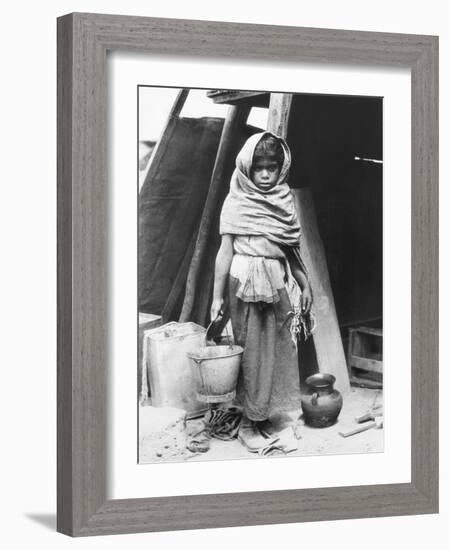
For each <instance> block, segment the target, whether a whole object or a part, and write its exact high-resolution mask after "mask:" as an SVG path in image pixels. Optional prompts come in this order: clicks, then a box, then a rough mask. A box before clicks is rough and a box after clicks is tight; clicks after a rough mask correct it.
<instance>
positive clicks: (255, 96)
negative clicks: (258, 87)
mask: <svg viewBox="0 0 450 550" xmlns="http://www.w3.org/2000/svg"><path fill="white" fill-rule="evenodd" d="M206 95H207V97H209V98H210V99H212V100H213V102H214V103H218V104H224V103H228V104H230V105H237V104H238V103H240V102H248V103H249V104H251V105H252V106H253V107H266V108H267V107H268V106H269V96H270V94H269V93H268V92H245V91H242V90H211V91H209V92H207V93H206Z"/></svg>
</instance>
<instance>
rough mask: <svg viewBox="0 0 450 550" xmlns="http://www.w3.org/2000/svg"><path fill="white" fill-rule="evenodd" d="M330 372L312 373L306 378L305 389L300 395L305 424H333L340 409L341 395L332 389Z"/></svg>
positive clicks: (333, 378) (332, 382) (324, 425)
mask: <svg viewBox="0 0 450 550" xmlns="http://www.w3.org/2000/svg"><path fill="white" fill-rule="evenodd" d="M335 382H336V378H335V377H334V376H333V375H332V374H313V375H312V376H309V377H308V378H307V379H306V385H307V387H308V389H307V391H306V392H305V393H303V394H302V395H301V403H302V410H303V418H304V421H305V424H307V425H308V426H312V427H314V428H326V427H327V426H331V425H332V424H335V422H336V420H337V417H338V416H339V413H340V412H341V409H342V395H341V394H340V392H339V391H338V390H335V389H334V383H335Z"/></svg>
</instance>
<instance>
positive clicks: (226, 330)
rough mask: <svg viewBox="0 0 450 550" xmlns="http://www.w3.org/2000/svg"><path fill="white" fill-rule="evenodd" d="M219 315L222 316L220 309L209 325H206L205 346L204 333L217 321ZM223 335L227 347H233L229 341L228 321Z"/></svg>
mask: <svg viewBox="0 0 450 550" xmlns="http://www.w3.org/2000/svg"><path fill="white" fill-rule="evenodd" d="M219 317H223V311H222V310H220V311H219V313H218V314H217V317H216V318H215V319H213V320H212V321H211V322H210V323H209V325H208V326H207V327H206V332H205V347H206V342H207V340H206V335H207V334H208V331H209V329H210V328H211V326H212V325H213V324H214V323H215V322H216V321H217V319H219ZM225 336H226V338H227V340H228V347H229V349H233V344H232V343H231V336H230V333H229V331H228V323H227V324H226V325H225Z"/></svg>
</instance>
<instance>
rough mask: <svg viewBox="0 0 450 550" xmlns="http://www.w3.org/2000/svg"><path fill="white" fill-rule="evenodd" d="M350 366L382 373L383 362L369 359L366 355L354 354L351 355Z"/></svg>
mask: <svg viewBox="0 0 450 550" xmlns="http://www.w3.org/2000/svg"><path fill="white" fill-rule="evenodd" d="M350 367H355V368H356V369H363V370H367V371H370V372H376V373H378V374H383V362H382V361H377V360H376V359H369V358H367V357H358V356H356V355H351V356H350Z"/></svg>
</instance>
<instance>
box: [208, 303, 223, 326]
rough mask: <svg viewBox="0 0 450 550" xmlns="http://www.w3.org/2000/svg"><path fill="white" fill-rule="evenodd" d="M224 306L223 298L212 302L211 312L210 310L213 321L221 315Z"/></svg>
mask: <svg viewBox="0 0 450 550" xmlns="http://www.w3.org/2000/svg"><path fill="white" fill-rule="evenodd" d="M222 305H223V298H216V299H215V300H213V301H212V304H211V310H210V315H211V321H215V320H216V319H217V317H218V316H219V313H221V309H222Z"/></svg>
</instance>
